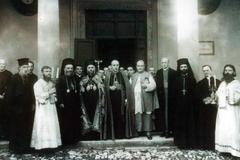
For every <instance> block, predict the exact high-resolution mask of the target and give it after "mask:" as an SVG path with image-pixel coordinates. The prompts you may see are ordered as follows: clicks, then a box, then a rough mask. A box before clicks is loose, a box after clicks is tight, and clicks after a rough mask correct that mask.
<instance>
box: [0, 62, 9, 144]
mask: <svg viewBox="0 0 240 160" xmlns="http://www.w3.org/2000/svg"><path fill="white" fill-rule="evenodd" d="M11 76H12V73H11V72H9V71H8V70H6V61H5V59H2V58H0V138H1V139H6V138H7V137H8V136H9V133H8V126H7V119H8V118H7V116H8V112H7V105H6V102H5V94H6V91H7V86H8V84H9V81H10V78H11Z"/></svg>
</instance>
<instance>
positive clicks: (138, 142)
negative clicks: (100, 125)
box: [78, 136, 174, 149]
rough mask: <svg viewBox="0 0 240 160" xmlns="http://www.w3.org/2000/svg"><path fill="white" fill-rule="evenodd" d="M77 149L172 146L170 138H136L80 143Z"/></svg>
mask: <svg viewBox="0 0 240 160" xmlns="http://www.w3.org/2000/svg"><path fill="white" fill-rule="evenodd" d="M78 145H79V147H88V148H97V149H102V148H113V147H120V148H121V147H123V148H126V147H162V146H174V144H173V139H172V138H162V137H159V136H153V138H152V140H148V139H147V137H137V138H132V139H118V140H102V141H81V142H79V143H78Z"/></svg>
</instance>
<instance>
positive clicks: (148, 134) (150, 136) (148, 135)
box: [147, 132, 152, 140]
mask: <svg viewBox="0 0 240 160" xmlns="http://www.w3.org/2000/svg"><path fill="white" fill-rule="evenodd" d="M147 138H148V139H149V140H152V135H151V133H150V132H147Z"/></svg>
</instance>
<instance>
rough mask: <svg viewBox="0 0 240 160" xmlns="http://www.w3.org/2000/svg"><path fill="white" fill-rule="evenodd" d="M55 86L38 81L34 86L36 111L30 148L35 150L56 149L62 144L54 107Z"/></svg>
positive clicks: (41, 80) (51, 83)
mask: <svg viewBox="0 0 240 160" xmlns="http://www.w3.org/2000/svg"><path fill="white" fill-rule="evenodd" d="M55 92H56V89H55V85H54V83H53V82H51V81H49V82H47V81H45V80H43V79H39V80H38V81H37V82H36V83H35V84H34V94H35V98H36V110H35V117H34V124H33V132H32V140H31V147H33V148H35V149H38V150H39V149H44V148H57V147H58V146H60V145H61V144H62V142H61V134H60V127H59V122H58V115H57V110H56V105H55V100H56V96H55Z"/></svg>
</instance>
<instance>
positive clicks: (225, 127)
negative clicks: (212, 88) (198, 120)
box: [215, 80, 240, 157]
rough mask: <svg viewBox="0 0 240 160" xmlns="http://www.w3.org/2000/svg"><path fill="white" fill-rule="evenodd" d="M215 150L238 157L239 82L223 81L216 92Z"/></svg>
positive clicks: (239, 154) (239, 132)
mask: <svg viewBox="0 0 240 160" xmlns="http://www.w3.org/2000/svg"><path fill="white" fill-rule="evenodd" d="M217 97H218V111H217V119H216V130H215V149H216V150H217V151H219V152H223V153H226V152H227V153H230V154H232V155H233V156H236V157H240V82H239V81H238V80H233V81H232V82H230V83H228V84H227V83H226V82H225V81H223V82H222V83H221V84H220V86H219V88H218V90H217Z"/></svg>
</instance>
